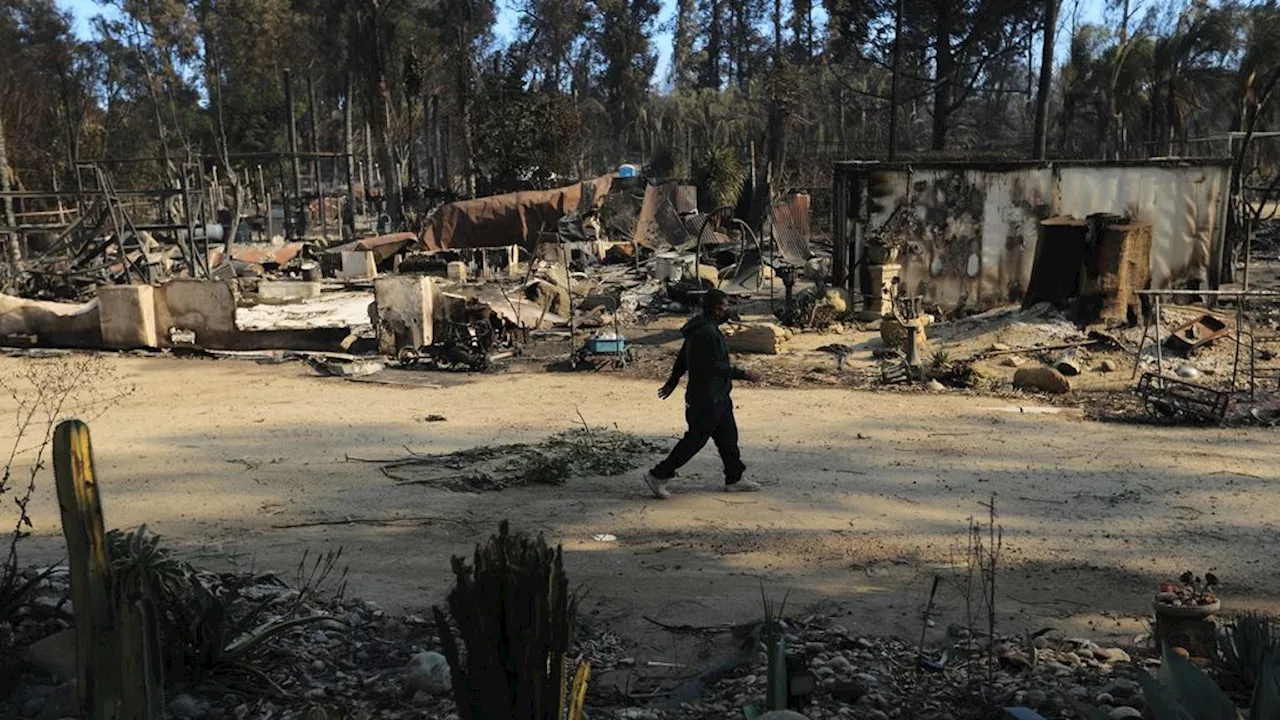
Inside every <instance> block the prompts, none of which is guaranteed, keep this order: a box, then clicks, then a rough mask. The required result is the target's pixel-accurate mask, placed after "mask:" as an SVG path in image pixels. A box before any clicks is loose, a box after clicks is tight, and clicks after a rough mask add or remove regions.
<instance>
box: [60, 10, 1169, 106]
mask: <svg viewBox="0 0 1280 720" xmlns="http://www.w3.org/2000/svg"><path fill="white" fill-rule="evenodd" d="M1156 1H1159V0H1156ZM1105 2H1106V0H1062V7H1061V10H1060V11H1059V24H1058V42H1057V50H1058V52H1057V55H1058V59H1059V61H1061V60H1062V59H1064V58H1065V56H1066V51H1067V49H1068V45H1069V43H1067V42H1066V39H1067V37H1069V34H1068V33H1069V32H1070V28H1071V23H1072V20H1073V17H1076V18H1078V22H1080V23H1082V24H1083V23H1098V22H1102V19H1103V7H1104V3H1105ZM58 5H59V6H60V7H62V8H63V9H65V10H68V11H70V12H71V13H72V14H73V15H74V17H75V24H74V26H73V27H74V29H75V32H76V34H77V35H80V36H81V37H87V36H88V35H89V34H90V25H89V19H90V18H92V17H93V16H94V15H99V14H104V15H108V16H110V15H112V14H114V12H115V9H114V8H112V7H109V6H107V7H104V6H102V5H99V4H98V3H97V2H96V1H95V0H58ZM512 5H513V0H498V8H499V14H498V25H497V28H496V34H497V36H498V40H499V41H500V42H502V43H504V44H505V43H506V42H509V41H510V40H511V38H512V36H513V35H514V33H515V26H516V23H517V22H518V19H519V16H518V14H517V13H516V12H515V11H514V10H513V9H512ZM815 5H819V6H820V5H821V3H815ZM675 7H676V3H675V0H662V14H661V15H660V16H659V20H658V25H659V27H660V28H670V27H671V26H673V25H674V24H675V23H674V22H673V19H674V16H675ZM814 19H815V21H816V22H819V23H821V22H824V21H825V19H826V18H825V13H824V12H823V11H821V10H818V11H817V12H816V14H815V16H814ZM655 45H656V46H657V49H658V71H657V73H656V77H655V78H654V79H655V82H656V83H657V84H658V85H664V84H665V83H666V79H667V78H668V76H669V75H670V68H671V34H670V32H668V31H666V30H664V31H662V32H660V33H659V34H658V36H657V37H656V38H655Z"/></svg>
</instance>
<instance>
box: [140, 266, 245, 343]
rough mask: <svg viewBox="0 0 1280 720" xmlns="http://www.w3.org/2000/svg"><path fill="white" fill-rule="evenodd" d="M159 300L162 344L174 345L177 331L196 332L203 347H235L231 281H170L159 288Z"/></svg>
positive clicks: (233, 300) (180, 333) (157, 307)
mask: <svg viewBox="0 0 1280 720" xmlns="http://www.w3.org/2000/svg"><path fill="white" fill-rule="evenodd" d="M155 300H156V331H157V333H158V334H159V340H160V346H161V347H170V346H172V345H173V344H174V341H173V337H174V335H175V332H174V331H175V330H176V331H177V334H178V335H185V334H186V333H194V335H195V339H194V341H193V342H194V343H195V344H197V345H201V346H203V347H210V348H230V347H235V342H236V339H237V335H238V332H237V330H236V297H235V291H233V290H232V289H231V284H230V283H228V282H208V281H205V280H189V279H177V280H170V281H169V282H167V283H164V284H163V285H160V286H158V287H157V288H156V289H155ZM184 331H185V332H184Z"/></svg>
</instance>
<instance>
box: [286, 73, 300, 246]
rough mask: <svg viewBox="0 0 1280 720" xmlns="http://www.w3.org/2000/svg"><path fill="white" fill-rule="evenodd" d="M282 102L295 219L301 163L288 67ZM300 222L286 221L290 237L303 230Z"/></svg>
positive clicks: (289, 214)
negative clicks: (286, 120) (286, 115)
mask: <svg viewBox="0 0 1280 720" xmlns="http://www.w3.org/2000/svg"><path fill="white" fill-rule="evenodd" d="M284 104H285V105H286V106H288V110H289V155H290V158H291V159H292V161H293V203H296V204H297V205H298V208H299V211H300V212H299V213H298V217H297V218H296V219H297V220H299V221H300V220H302V213H301V209H302V207H303V205H302V163H301V162H300V161H299V159H298V117H297V113H296V112H295V110H294V107H293V78H292V77H291V76H290V74H289V68H285V69H284ZM291 204H292V203H290V201H289V200H288V199H286V200H285V203H284V208H285V210H284V214H285V217H289V216H291V215H292V214H293V213H292V212H290V205H291ZM298 224H300V223H293V222H290V223H286V225H287V226H289V227H290V231H289V234H290V239H291V240H292V239H296V238H298V237H300V236H301V235H302V233H303V232H304V229H303V228H300V227H298Z"/></svg>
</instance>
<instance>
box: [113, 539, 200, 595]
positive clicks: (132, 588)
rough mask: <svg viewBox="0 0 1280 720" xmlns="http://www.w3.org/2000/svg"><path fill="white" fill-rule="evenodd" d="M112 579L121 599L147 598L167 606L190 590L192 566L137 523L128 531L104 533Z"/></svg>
mask: <svg viewBox="0 0 1280 720" xmlns="http://www.w3.org/2000/svg"><path fill="white" fill-rule="evenodd" d="M107 554H108V556H110V558H111V579H112V582H113V583H114V585H115V587H114V592H115V595H116V597H117V598H118V599H119V600H120V601H122V602H132V601H135V600H137V599H139V598H147V599H148V600H151V601H152V602H154V603H156V604H157V606H159V607H162V608H163V607H169V606H172V605H173V604H174V603H175V602H178V601H179V600H180V599H181V598H182V597H183V596H185V595H186V594H188V593H190V592H191V575H192V572H191V568H190V566H188V565H187V564H186V563H184V562H182V561H180V560H178V559H177V558H175V557H174V556H173V553H172V552H170V551H169V549H168V548H165V547H162V546H161V545H160V536H159V535H155V534H153V533H151V532H150V531H148V530H147V526H146V525H139V526H138V527H137V528H136V529H134V530H133V531H131V532H125V531H123V530H112V531H110V532H108V533H107Z"/></svg>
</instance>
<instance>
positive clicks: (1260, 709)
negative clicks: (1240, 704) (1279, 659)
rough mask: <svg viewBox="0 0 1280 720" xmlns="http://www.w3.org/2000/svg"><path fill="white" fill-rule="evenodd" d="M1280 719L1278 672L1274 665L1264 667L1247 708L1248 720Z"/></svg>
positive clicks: (1279, 673) (1279, 680)
mask: <svg viewBox="0 0 1280 720" xmlns="http://www.w3.org/2000/svg"><path fill="white" fill-rule="evenodd" d="M1276 718H1280V671H1277V670H1276V667H1275V666H1274V665H1266V666H1264V667H1263V668H1262V672H1261V674H1260V675H1259V677H1258V686H1257V687H1256V688H1254V691H1253V702H1252V703H1251V705H1250V707H1249V720H1276Z"/></svg>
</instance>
